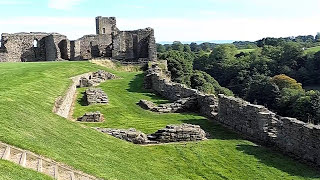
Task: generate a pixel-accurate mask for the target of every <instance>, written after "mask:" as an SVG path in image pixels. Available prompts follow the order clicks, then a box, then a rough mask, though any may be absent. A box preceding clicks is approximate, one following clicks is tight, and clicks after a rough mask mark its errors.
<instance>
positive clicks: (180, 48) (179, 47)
mask: <svg viewBox="0 0 320 180" xmlns="http://www.w3.org/2000/svg"><path fill="white" fill-rule="evenodd" d="M172 50H176V51H181V52H182V51H183V50H184V45H183V44H182V43H181V42H180V41H174V42H173V44H172Z"/></svg>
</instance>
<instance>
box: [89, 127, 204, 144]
mask: <svg viewBox="0 0 320 180" xmlns="http://www.w3.org/2000/svg"><path fill="white" fill-rule="evenodd" d="M94 129H95V130H97V131H99V132H102V133H106V134H109V135H111V136H113V137H116V138H118V139H122V140H125V141H128V142H132V143H134V144H158V143H169V142H187V141H201V140H205V139H206V136H207V134H206V132H204V130H202V129H201V128H200V126H198V125H192V124H181V125H168V126H166V127H165V128H163V129H160V130H158V131H157V132H155V133H153V134H150V135H146V134H144V133H143V132H141V131H137V130H136V129H134V128H131V129H111V128H99V127H97V128H94Z"/></svg>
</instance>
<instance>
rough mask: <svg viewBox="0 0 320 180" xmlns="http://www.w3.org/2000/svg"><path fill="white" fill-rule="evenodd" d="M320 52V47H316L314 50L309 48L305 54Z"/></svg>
mask: <svg viewBox="0 0 320 180" xmlns="http://www.w3.org/2000/svg"><path fill="white" fill-rule="evenodd" d="M319 51H320V46H316V47H313V48H308V49H306V50H305V53H316V52H319Z"/></svg>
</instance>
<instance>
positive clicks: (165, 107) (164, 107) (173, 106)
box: [138, 97, 197, 113]
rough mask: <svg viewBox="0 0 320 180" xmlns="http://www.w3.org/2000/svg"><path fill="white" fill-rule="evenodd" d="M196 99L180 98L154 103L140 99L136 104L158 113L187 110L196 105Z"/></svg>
mask: <svg viewBox="0 0 320 180" xmlns="http://www.w3.org/2000/svg"><path fill="white" fill-rule="evenodd" d="M196 104H197V101H196V99H195V98H191V97H189V98H182V99H179V100H177V101H175V102H173V103H166V104H160V105H158V106H157V105H156V104H154V103H153V102H150V101H147V100H140V101H139V102H138V105H139V106H140V107H142V108H143V109H146V110H150V111H153V112H159V113H177V112H187V111H189V110H190V109H194V108H195V107H196Z"/></svg>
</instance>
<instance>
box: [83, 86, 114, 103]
mask: <svg viewBox="0 0 320 180" xmlns="http://www.w3.org/2000/svg"><path fill="white" fill-rule="evenodd" d="M84 98H85V100H86V102H87V105H91V104H107V103H109V100H108V96H107V95H106V93H105V92H104V91H103V90H102V89H101V88H89V89H87V90H86V91H85V94H84Z"/></svg>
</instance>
